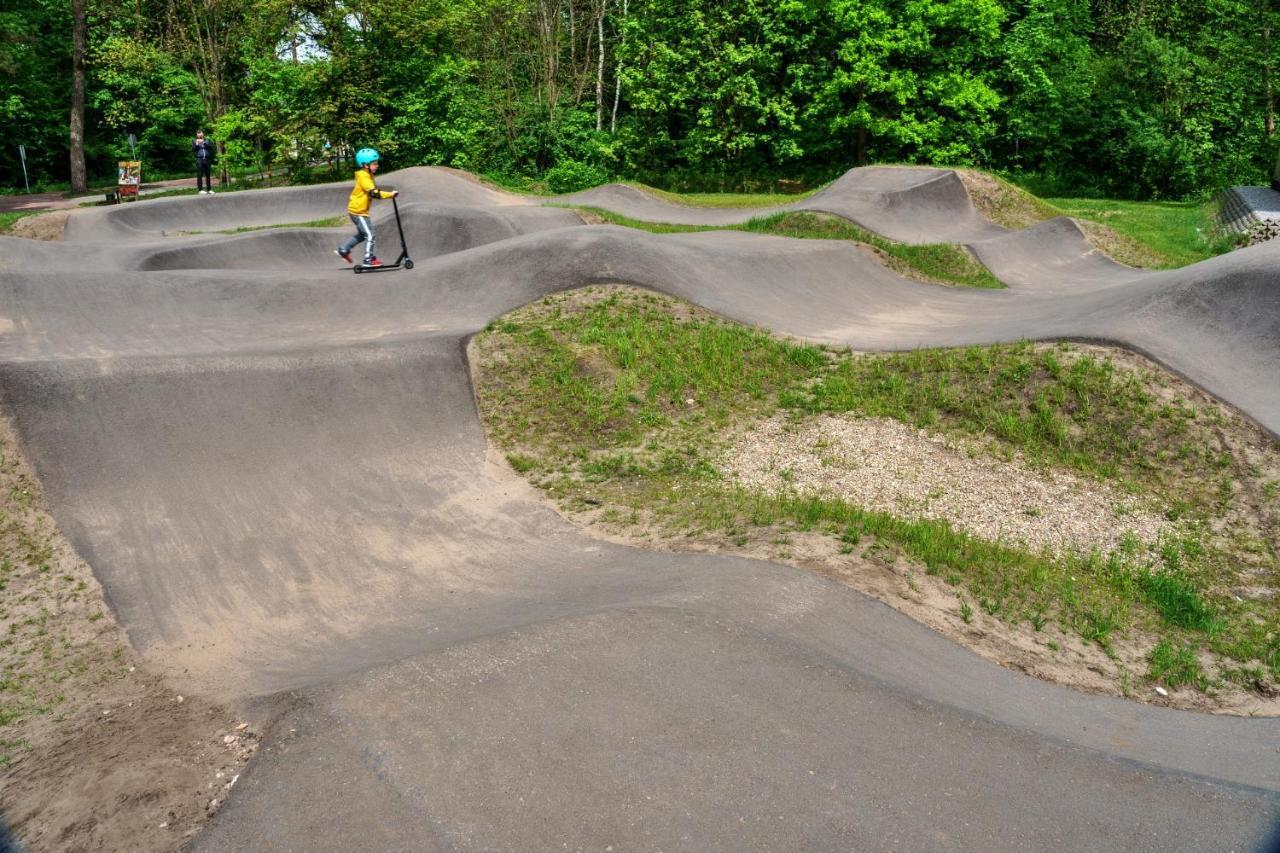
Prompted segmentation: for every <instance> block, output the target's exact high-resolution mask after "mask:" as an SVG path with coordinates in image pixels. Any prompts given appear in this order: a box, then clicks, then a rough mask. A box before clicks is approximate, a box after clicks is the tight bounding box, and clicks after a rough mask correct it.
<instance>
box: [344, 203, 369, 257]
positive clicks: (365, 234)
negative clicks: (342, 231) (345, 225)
mask: <svg viewBox="0 0 1280 853" xmlns="http://www.w3.org/2000/svg"><path fill="white" fill-rule="evenodd" d="M349 215H350V217H351V221H352V222H354V223H355V224H356V233H355V236H354V237H348V238H347V241H346V242H345V243H343V244H342V254H344V255H346V254H350V252H351V250H352V249H354V248H355V247H356V244H357V243H359V242H361V241H364V260H365V263H368V262H369V261H371V260H373V244H374V242H375V240H374V237H373V220H372V219H370V218H369V217H367V216H356V215H355V214H354V213H352V214H349Z"/></svg>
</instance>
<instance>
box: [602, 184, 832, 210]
mask: <svg viewBox="0 0 1280 853" xmlns="http://www.w3.org/2000/svg"><path fill="white" fill-rule="evenodd" d="M627 186H631V187H635V188H636V189H639V190H642V191H644V192H646V193H648V194H649V195H652V196H655V197H657V198H660V199H662V200H663V201H669V202H671V203H672V204H683V205H685V206H687V207H719V208H725V207H776V206H778V205H783V204H791V203H793V202H797V201H800V200H801V199H806V198H808V197H809V196H811V195H813V194H814V193H815V192H817V191H818V189H820V188H817V189H812V190H809V191H808V192H803V193H794V194H788V193H673V192H668V191H667V190H660V189H658V188H656V187H651V186H648V185H647V184H639V183H632V182H627Z"/></svg>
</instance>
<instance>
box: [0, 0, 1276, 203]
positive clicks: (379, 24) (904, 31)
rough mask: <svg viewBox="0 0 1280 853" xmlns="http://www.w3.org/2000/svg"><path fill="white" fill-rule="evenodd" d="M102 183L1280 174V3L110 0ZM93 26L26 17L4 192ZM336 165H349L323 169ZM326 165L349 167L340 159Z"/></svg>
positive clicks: (103, 56)
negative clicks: (201, 171)
mask: <svg viewBox="0 0 1280 853" xmlns="http://www.w3.org/2000/svg"><path fill="white" fill-rule="evenodd" d="M87 2H88V3H89V7H88V8H89V61H88V70H89V104H88V116H87V128H88V130H87V137H88V139H87V155H88V160H89V162H90V164H91V165H90V172H91V174H95V175H106V174H109V173H110V171H111V166H112V165H113V162H112V161H113V160H114V159H115V158H116V157H117V156H118V155H119V154H121V153H123V149H122V148H121V146H122V144H123V140H124V138H125V137H126V136H127V135H128V134H129V133H135V134H136V135H137V136H138V138H139V140H140V148H139V153H140V154H141V156H143V157H144V158H145V159H146V161H147V162H148V174H155V173H156V172H157V171H168V170H175V171H182V170H183V169H185V168H186V167H187V165H189V164H188V163H187V160H188V159H189V147H188V146H187V144H186V139H187V138H188V137H189V136H190V135H191V134H192V133H193V132H194V130H195V129H196V128H197V127H198V126H201V125H204V126H205V127H206V128H207V129H208V128H212V129H213V131H214V137H215V139H216V140H217V141H218V142H219V143H220V144H223V145H224V146H225V148H226V152H225V159H224V162H227V163H229V164H231V165H233V166H239V167H243V168H270V169H273V170H280V169H283V170H287V171H289V172H290V173H291V174H297V175H298V178H299V179H300V180H302V179H306V178H307V176H308V175H309V174H310V173H311V172H314V171H315V168H316V167H315V165H314V164H317V163H320V162H322V161H332V160H334V159H335V158H336V157H337V156H339V155H340V153H342V152H348V151H350V150H353V149H354V148H358V147H361V146H364V145H375V146H377V147H378V148H380V149H381V150H383V152H384V153H385V154H386V155H387V158H388V164H389V165H391V166H404V165H413V164H418V163H428V164H446V165H451V166H457V167H461V168H466V169H470V170H474V171H480V172H485V173H488V174H490V175H494V176H496V177H499V178H502V179H504V180H506V181H508V182H511V183H515V184H520V183H524V182H527V181H528V180H529V179H531V178H538V179H541V180H542V181H543V183H544V184H547V185H553V186H554V187H556V188H558V189H576V188H580V187H582V186H585V185H586V184H588V183H594V182H598V181H601V180H606V179H609V178H619V177H622V178H631V179H638V180H643V181H645V182H647V183H651V184H656V185H660V186H663V187H666V188H669V189H681V190H704V191H706V190H738V191H741V190H750V191H759V190H770V189H777V188H778V186H779V182H780V181H783V180H786V181H791V182H799V183H800V184H802V185H803V184H808V185H815V184H817V183H821V182H822V181H825V180H827V179H829V178H831V177H832V176H834V175H836V174H839V173H840V172H843V171H844V170H845V169H847V168H848V167H849V166H851V165H857V164H861V163H865V162H915V163H934V164H945V165H969V164H972V165H981V166H985V167H988V168H994V169H996V170H1003V171H1007V172H1010V173H1013V174H1014V175H1015V176H1016V175H1021V176H1022V177H1023V178H1024V179H1027V180H1034V181H1035V182H1036V184H1037V186H1038V187H1039V188H1040V189H1041V190H1042V192H1043V193H1044V194H1047V195H1063V196H1066V195H1073V196H1077V195H1090V194H1092V195H1101V196H1120V197H1128V198H1173V199H1176V198H1189V197H1199V196H1201V195H1203V194H1205V193H1206V192H1207V191H1210V190H1213V189H1216V188H1219V187H1221V186H1224V185H1228V184H1232V183H1241V182H1248V183H1253V182H1264V181H1265V180H1266V179H1267V175H1268V172H1269V166H1270V165H1271V164H1272V163H1273V162H1274V160H1275V155H1276V149H1277V144H1278V142H1280V139H1278V138H1277V137H1276V135H1274V126H1275V117H1274V112H1275V106H1274V103H1275V100H1276V97H1275V93H1274V87H1275V83H1274V81H1273V78H1274V76H1275V73H1276V69H1278V68H1280V49H1278V48H1277V44H1276V37H1275V36H1274V35H1273V34H1274V33H1276V32H1278V31H1280V4H1277V3H1274V2H1265V3H1263V4H1251V3H1245V2H1244V0H1212V2H1208V3H1205V2H1192V0H1169V2H1167V3H1163V4H1153V3H1149V2H1145V0H1143V1H1142V2H1139V0H1090V1H1089V2H1086V0H774V2H764V0H719V2H716V3H710V2H707V0H456V2H445V0H344V2H341V3H339V2H336V0H306V2H301V0H261V2H254V3H250V2H248V0H132V2H130V3H127V4H125V3H121V2H120V0H87ZM69 30H70V15H69V12H68V9H67V8H66V7H65V5H64V4H61V3H55V2H53V0H32V2H29V3H26V4H22V5H21V7H20V8H18V7H15V8H14V9H13V10H6V11H3V12H0V69H3V71H4V74H2V75H0V183H2V184H4V185H5V186H7V187H10V188H12V187H16V186H20V184H21V169H20V166H19V164H18V161H17V157H16V153H17V152H16V146H17V145H18V144H19V143H23V144H26V145H27V146H28V148H29V150H30V153H31V155H32V158H31V163H30V166H31V168H32V170H33V172H34V174H33V177H34V178H35V180H36V182H37V183H40V182H46V183H47V182H50V181H59V180H62V179H65V177H66V175H67V162H66V160H67V156H66V155H67V149H68V142H67V132H66V120H67V115H68V109H69V96H68V89H69V82H68V81H69V77H70V58H69V49H68V42H69V37H68V33H69ZM327 168H328V163H327V162H326V165H325V169H327ZM322 171H323V170H322Z"/></svg>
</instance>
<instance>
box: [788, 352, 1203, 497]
mask: <svg viewBox="0 0 1280 853" xmlns="http://www.w3.org/2000/svg"><path fill="white" fill-rule="evenodd" d="M1158 390H1159V389H1153V388H1152V387H1151V384H1150V383H1149V382H1148V381H1147V378H1146V377H1144V376H1142V375H1141V374H1138V373H1135V372H1133V371H1130V370H1126V369H1122V368H1120V367H1119V366H1118V365H1117V364H1116V363H1115V362H1114V361H1112V360H1111V359H1110V358H1105V357H1104V358H1099V357H1097V356H1094V355H1092V354H1089V353H1087V352H1084V353H1081V352H1079V351H1077V350H1075V349H1073V348H1072V347H1070V346H1069V345H1065V344H1062V345H1055V346H1036V345H1033V344H1030V343H1027V342H1023V343H1017V344H1004V345H997V346H988V347H967V348H948V349H928V350H914V351H911V352H902V353H887V354H878V355H870V356H866V357H863V358H857V359H843V360H841V361H840V362H839V363H838V364H837V365H836V366H834V367H833V368H832V369H831V370H829V371H827V372H825V373H824V374H823V375H821V376H820V377H817V378H816V380H815V381H814V382H813V383H811V384H810V385H808V386H806V387H805V388H803V389H802V390H799V391H786V392H784V394H783V403H784V405H786V406H789V407H792V408H795V409H798V410H800V411H804V412H809V413H820V412H849V413H853V414H857V415H860V416H864V417H888V418H893V419H895V420H900V421H904V422H906V423H910V424H914V425H916V426H919V427H922V428H927V429H935V430H943V431H955V432H960V433H964V434H967V435H971V436H976V437H981V438H984V439H990V440H992V441H994V442H996V443H997V444H999V445H1001V446H1004V447H1008V448H1011V449H1016V450H1018V451H1020V452H1022V453H1023V454H1024V455H1026V456H1027V457H1028V458H1029V459H1030V460H1031V461H1033V462H1042V463H1044V464H1048V465H1055V466H1060V467H1065V468H1072V469H1075V470H1077V471H1081V472H1083V473H1086V474H1089V475H1091V476H1097V477H1103V478H1111V479H1118V480H1125V481H1130V482H1133V483H1137V484H1141V485H1143V486H1148V487H1150V486H1160V485H1162V484H1163V483H1165V480H1166V478H1165V475H1166V474H1172V473H1174V472H1177V475H1178V476H1179V477H1180V478H1182V479H1185V478H1186V477H1187V476H1188V475H1191V476H1194V477H1196V478H1197V479H1200V480H1204V481H1209V480H1214V479H1215V475H1216V474H1217V473H1218V472H1219V470H1220V467H1219V456H1218V454H1216V453H1214V452H1213V451H1212V449H1211V448H1212V446H1213V444H1212V436H1213V432H1212V431H1213V429H1214V428H1215V427H1216V426H1218V417H1217V415H1216V412H1215V411H1214V410H1212V409H1209V410H1202V409H1198V408H1196V407H1194V406H1192V405H1191V403H1190V401H1188V400H1186V399H1183V398H1181V397H1178V396H1176V395H1175V396H1172V397H1170V398H1169V399H1163V398H1162V397H1161V396H1160V395H1159V393H1157V392H1158ZM1207 441H1208V442H1209V443H1208V444H1206V442H1207Z"/></svg>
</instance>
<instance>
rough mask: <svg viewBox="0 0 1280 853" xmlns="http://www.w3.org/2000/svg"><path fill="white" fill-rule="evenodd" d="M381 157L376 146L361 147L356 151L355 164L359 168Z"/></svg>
mask: <svg viewBox="0 0 1280 853" xmlns="http://www.w3.org/2000/svg"><path fill="white" fill-rule="evenodd" d="M381 159H382V158H381V157H379V156H378V149H376V148H361V149H360V150H359V151H357V152H356V165H357V166H360V167H361V168H363V167H365V166H368V165H369V164H370V163H375V162H377V161H378V160H381Z"/></svg>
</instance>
